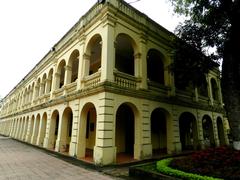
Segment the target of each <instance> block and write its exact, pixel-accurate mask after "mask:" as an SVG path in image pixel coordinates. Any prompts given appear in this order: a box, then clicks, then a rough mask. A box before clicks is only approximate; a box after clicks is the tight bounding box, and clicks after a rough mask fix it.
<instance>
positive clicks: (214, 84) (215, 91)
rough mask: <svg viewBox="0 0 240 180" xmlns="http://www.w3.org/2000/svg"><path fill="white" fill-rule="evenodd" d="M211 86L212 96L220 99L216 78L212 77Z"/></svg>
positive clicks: (214, 98)
mask: <svg viewBox="0 0 240 180" xmlns="http://www.w3.org/2000/svg"><path fill="white" fill-rule="evenodd" d="M211 87H212V98H213V100H216V101H218V100H219V96H218V91H219V90H218V85H217V81H216V80H215V79H214V78H211Z"/></svg>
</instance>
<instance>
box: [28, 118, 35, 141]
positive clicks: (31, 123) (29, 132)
mask: <svg viewBox="0 0 240 180" xmlns="http://www.w3.org/2000/svg"><path fill="white" fill-rule="evenodd" d="M34 119H35V117H34V115H32V117H31V120H30V122H29V123H30V124H29V127H28V138H27V142H29V143H30V142H31V138H32V134H33V125H34Z"/></svg>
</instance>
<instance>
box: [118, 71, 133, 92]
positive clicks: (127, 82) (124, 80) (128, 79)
mask: <svg viewBox="0 0 240 180" xmlns="http://www.w3.org/2000/svg"><path fill="white" fill-rule="evenodd" d="M114 76H115V79H114V81H115V83H116V84H117V85H118V86H121V87H124V88H130V89H136V87H137V78H136V77H134V76H131V75H129V74H126V73H122V72H119V71H115V72H114Z"/></svg>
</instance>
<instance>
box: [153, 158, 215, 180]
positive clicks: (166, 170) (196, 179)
mask: <svg viewBox="0 0 240 180" xmlns="http://www.w3.org/2000/svg"><path fill="white" fill-rule="evenodd" d="M171 161H172V158H168V159H163V160H160V161H158V162H157V170H158V171H159V172H161V173H163V174H166V175H170V176H173V177H177V178H182V179H191V180H218V178H213V177H207V176H200V175H198V174H192V173H186V172H183V171H180V170H177V169H173V168H171V167H169V164H170V162H171Z"/></svg>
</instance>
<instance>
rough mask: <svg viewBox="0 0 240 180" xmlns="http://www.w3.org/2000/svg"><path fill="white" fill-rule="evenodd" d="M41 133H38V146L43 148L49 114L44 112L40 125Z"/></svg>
mask: <svg viewBox="0 0 240 180" xmlns="http://www.w3.org/2000/svg"><path fill="white" fill-rule="evenodd" d="M39 126H40V127H39V132H38V138H37V145H39V146H43V141H44V137H45V134H46V128H47V113H46V112H44V113H43V115H42V119H41V121H40V124H39Z"/></svg>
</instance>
